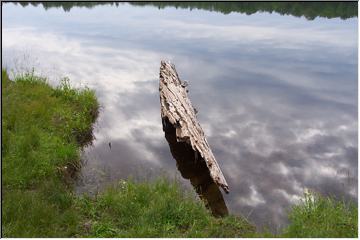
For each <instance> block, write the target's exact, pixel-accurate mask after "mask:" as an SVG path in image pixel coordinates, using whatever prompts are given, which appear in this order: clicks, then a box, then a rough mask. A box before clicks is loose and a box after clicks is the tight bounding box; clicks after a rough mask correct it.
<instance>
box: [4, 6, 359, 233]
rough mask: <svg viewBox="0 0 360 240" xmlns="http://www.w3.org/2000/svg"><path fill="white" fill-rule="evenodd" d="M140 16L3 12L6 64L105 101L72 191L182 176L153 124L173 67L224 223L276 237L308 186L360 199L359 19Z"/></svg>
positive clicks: (235, 13)
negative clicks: (216, 176)
mask: <svg viewBox="0 0 360 240" xmlns="http://www.w3.org/2000/svg"><path fill="white" fill-rule="evenodd" d="M204 4H210V3H204ZM35 5H36V4H35ZM138 5H140V4H133V5H131V4H122V3H120V4H112V5H110V4H103V5H95V6H92V8H84V7H77V6H71V7H70V8H69V7H67V8H65V7H64V6H63V8H52V7H50V8H48V7H46V8H44V6H43V5H41V4H39V5H36V6H34V5H27V6H25V7H23V6H21V5H19V4H18V5H15V4H10V3H9V4H4V5H3V18H2V24H3V25H2V26H3V29H2V34H3V35H2V36H3V42H2V51H3V59H2V60H3V64H4V65H5V66H6V67H8V68H9V69H13V70H14V71H24V70H26V69H29V68H31V67H34V68H35V69H36V71H37V72H39V73H40V74H44V75H47V76H50V81H51V83H52V84H54V85H56V84H57V83H58V82H59V79H60V78H61V77H63V76H68V77H70V79H71V82H72V83H73V85H75V86H79V87H80V86H81V87H83V86H88V87H89V88H91V89H95V91H96V94H97V96H98V98H99V101H100V104H101V106H102V107H101V113H100V116H99V119H98V122H97V124H96V126H95V137H96V140H95V141H94V143H93V146H90V147H88V148H86V149H85V152H84V154H83V158H84V160H85V162H86V164H85V165H84V167H83V168H82V175H83V178H82V179H81V181H79V182H78V186H77V191H78V192H79V193H81V192H94V191H98V190H101V189H102V188H103V187H104V186H105V185H107V184H109V183H111V182H113V181H117V180H119V179H124V178H127V177H129V176H133V177H135V178H151V177H153V176H155V175H157V174H159V173H161V174H166V175H169V176H172V177H174V176H177V177H179V173H178V172H177V169H176V165H175V160H173V159H172V156H171V154H170V150H169V147H168V144H167V142H166V140H165V138H164V133H163V131H162V125H161V118H160V104H159V94H158V76H159V67H160V60H162V59H168V60H171V61H172V62H173V63H174V64H175V65H176V68H177V71H178V73H179V75H180V78H181V79H182V80H186V81H188V82H189V90H190V92H189V94H190V98H191V100H192V103H193V105H194V106H195V107H196V108H197V109H198V111H199V113H198V120H199V121H200V124H201V125H202V127H203V129H204V132H205V134H206V136H207V139H208V142H209V144H210V146H211V147H212V150H213V153H214V155H215V157H216V158H217V160H218V163H219V165H220V167H221V168H222V170H223V173H224V175H225V178H226V179H227V181H228V183H229V186H230V191H231V192H230V194H229V195H226V196H225V200H226V202H227V205H228V207H229V210H230V212H231V213H232V214H238V215H243V216H245V217H247V218H248V219H249V220H250V221H252V222H254V223H255V224H256V225H257V226H259V227H260V226H265V225H271V226H272V227H273V228H276V227H279V226H281V225H283V224H285V223H286V222H287V220H286V215H287V214H286V211H287V209H289V207H290V206H291V205H292V204H295V203H297V202H298V201H299V199H300V197H301V196H302V194H303V192H304V190H305V189H311V190H314V191H317V192H320V193H322V194H326V195H335V196H337V197H343V196H344V197H346V198H347V199H351V200H354V201H356V200H357V169H358V164H357V159H358V142H357V134H358V130H357V129H358V125H357V89H358V85H357V64H358V62H357V41H358V39H357V35H358V33H357V24H358V20H357V18H356V17H353V15H351V14H350V15H346V14H345V17H344V14H343V13H341V11H340V13H338V15H336V13H337V12H336V11H334V12H335V15H334V16H333V15H332V16H326V15H323V16H322V17H316V14H315V17H314V16H313V15H309V14H305V13H300V14H298V16H294V15H296V14H295V12H294V13H291V12H289V14H293V15H287V14H286V12H285V14H284V12H281V11H280V10H278V11H272V10H271V9H270V10H271V11H270V10H269V9H265V10H264V9H262V11H260V12H258V11H251V12H246V11H240V10H236V9H234V10H231V7H230V10H229V9H228V10H226V11H225V10H224V11H225V12H224V11H222V12H221V11H220V10H218V11H217V10H216V8H214V6H205V7H196V6H195V5H194V7H193V8H192V7H191V6H183V7H178V8H175V7H172V6H167V7H165V8H163V6H159V5H160V4H158V5H156V4H153V5H144V6H138ZM190 8H191V9H190ZM206 8H208V9H209V10H212V11H207V10H206ZM64 10H66V11H64ZM300 10H301V8H300ZM304 11H305V10H304ZM319 11H320V10H319ZM224 13H227V14H224ZM250 13H251V14H250ZM248 14H250V15H248ZM283 14H284V15H283ZM319 15H320V14H319ZM320 16H321V15H320ZM340 17H341V18H343V19H341V18H340ZM44 104H45V103H44ZM109 142H111V149H110V147H109Z"/></svg>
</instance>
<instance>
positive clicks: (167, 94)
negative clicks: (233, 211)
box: [159, 61, 229, 216]
mask: <svg viewBox="0 0 360 240" xmlns="http://www.w3.org/2000/svg"><path fill="white" fill-rule="evenodd" d="M159 91H160V105H161V119H162V125H163V130H164V132H165V138H166V140H167V141H168V143H169V146H170V151H171V153H172V155H173V157H174V158H175V160H176V163H177V167H178V169H179V171H180V173H181V175H182V176H183V177H184V178H186V179H190V182H191V184H192V185H193V186H194V188H195V190H196V192H197V193H198V194H199V196H200V198H201V199H203V200H204V201H205V203H206V205H207V207H209V208H210V209H211V211H212V213H213V214H214V215H215V216H224V215H227V214H228V210H227V207H226V205H225V201H224V199H223V196H222V194H221V191H220V190H219V187H221V188H222V189H223V190H224V191H225V192H226V193H228V192H229V187H228V184H227V182H226V180H225V178H224V176H223V173H222V172H221V170H220V167H219V165H218V163H217V162H216V159H215V157H214V155H213V153H212V151H211V149H210V146H209V144H208V142H207V140H206V138H205V135H204V132H203V130H202V128H201V126H200V124H199V122H198V121H197V118H196V112H195V109H194V108H193V106H192V105H191V102H190V99H189V97H188V95H187V83H186V82H182V81H181V80H180V78H179V76H178V74H177V72H176V69H175V66H174V65H173V64H170V63H169V62H165V61H161V67H160V83H159Z"/></svg>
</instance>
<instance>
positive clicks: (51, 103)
mask: <svg viewBox="0 0 360 240" xmlns="http://www.w3.org/2000/svg"><path fill="white" fill-rule="evenodd" d="M2 100H3V109H2V111H3V118H2V139H3V141H2V148H1V149H2V178H3V182H2V210H3V211H2V233H3V236H4V237H256V236H257V237H262V236H272V235H271V234H266V235H264V234H260V233H256V232H255V227H254V226H253V225H251V224H249V223H248V222H247V221H245V220H244V219H243V218H240V217H234V216H229V217H226V218H222V219H217V218H214V217H212V216H211V214H210V213H209V212H208V211H207V210H206V208H205V207H204V204H203V203H201V202H199V201H196V200H195V199H194V198H193V197H192V195H190V194H188V193H186V192H184V191H183V190H181V189H180V188H179V185H178V184H177V183H176V182H173V181H169V180H165V179H159V180H157V181H154V182H148V183H134V182H131V181H122V182H119V183H118V184H117V185H115V186H113V187H112V188H110V189H108V190H106V191H104V192H103V193H102V194H100V195H98V196H97V197H96V198H90V197H88V196H85V195H84V196H75V195H74V194H73V192H72V177H73V175H75V174H76V172H77V170H78V168H79V167H80V164H79V163H80V156H79V151H80V149H81V147H82V146H84V145H86V144H87V143H88V142H89V141H90V140H91V137H92V136H91V133H92V124H93V123H94V121H95V119H96V117H97V114H98V108H99V104H98V102H97V100H96V96H95V94H94V92H93V91H91V90H89V89H83V90H77V89H73V88H71V87H70V85H69V81H68V80H66V79H64V80H63V81H62V84H61V85H60V86H59V87H57V88H53V87H51V86H49V85H48V84H47V83H46V79H44V78H41V77H37V76H35V75H34V74H32V73H29V74H25V75H22V76H18V77H16V78H15V79H14V80H13V81H11V80H9V78H8V75H7V73H6V71H5V70H2ZM290 219H291V221H292V223H291V224H290V226H289V227H288V228H286V229H284V231H283V234H281V235H279V236H272V237H282V236H286V237H356V236H357V207H356V206H352V205H348V204H345V203H343V202H337V201H334V200H332V199H327V198H323V197H316V198H311V197H309V198H305V201H304V202H303V204H300V205H298V206H296V207H295V208H294V209H293V210H292V212H291V214H290Z"/></svg>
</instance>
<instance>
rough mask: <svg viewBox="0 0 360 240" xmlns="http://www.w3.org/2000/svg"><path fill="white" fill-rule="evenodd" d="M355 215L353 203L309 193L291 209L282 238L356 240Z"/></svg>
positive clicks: (356, 224)
mask: <svg viewBox="0 0 360 240" xmlns="http://www.w3.org/2000/svg"><path fill="white" fill-rule="evenodd" d="M357 213H358V208H357V206H356V205H355V204H354V203H348V202H345V201H337V200H334V199H333V198H329V197H324V196H321V195H319V194H316V193H308V194H305V196H304V198H303V200H302V203H301V204H299V205H296V206H294V207H293V208H292V210H291V212H290V214H289V219H290V221H291V224H290V225H289V226H288V227H287V228H286V229H284V233H283V234H282V237H294V236H296V237H302V238H306V237H317V238H325V237H326V238H329V237H336V238H343V237H346V238H357V236H358V219H357V216H358V215H357Z"/></svg>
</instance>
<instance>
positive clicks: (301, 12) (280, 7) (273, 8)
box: [15, 2, 358, 20]
mask: <svg viewBox="0 0 360 240" xmlns="http://www.w3.org/2000/svg"><path fill="white" fill-rule="evenodd" d="M15 4H17V3H15ZM19 4H20V5H22V6H24V7H25V6H28V5H29V4H31V5H33V6H39V5H42V6H43V7H44V8H45V9H46V10H47V9H49V8H53V7H55V8H62V9H63V10H64V11H65V12H68V11H70V10H71V8H73V7H86V8H93V7H95V6H99V5H110V6H116V7H118V6H119V5H120V4H123V3H119V2H19ZM129 4H131V5H134V6H154V7H157V8H158V9H164V8H166V7H175V8H182V9H190V10H193V9H201V10H207V11H215V12H221V13H223V14H229V13H233V12H238V13H245V14H247V15H251V14H254V13H257V12H269V13H272V12H276V13H279V14H281V15H292V16H296V17H305V18H306V19H308V20H313V19H315V18H316V17H325V18H337V17H340V18H341V19H347V18H352V17H357V14H358V12H357V3H356V2H129Z"/></svg>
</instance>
